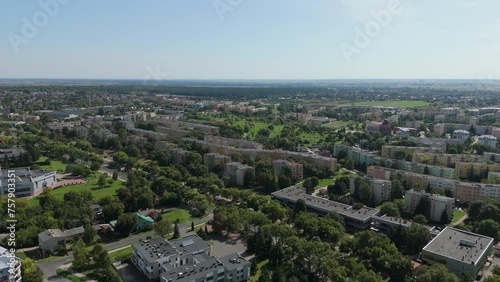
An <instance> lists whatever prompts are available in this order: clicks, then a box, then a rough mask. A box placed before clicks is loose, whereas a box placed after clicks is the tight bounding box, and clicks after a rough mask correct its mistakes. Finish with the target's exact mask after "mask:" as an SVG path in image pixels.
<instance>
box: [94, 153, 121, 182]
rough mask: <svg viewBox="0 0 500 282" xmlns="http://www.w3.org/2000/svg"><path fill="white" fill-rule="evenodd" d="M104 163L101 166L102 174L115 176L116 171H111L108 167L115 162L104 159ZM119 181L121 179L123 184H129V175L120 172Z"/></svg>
mask: <svg viewBox="0 0 500 282" xmlns="http://www.w3.org/2000/svg"><path fill="white" fill-rule="evenodd" d="M102 160H103V163H102V165H101V168H100V169H99V171H100V172H102V173H106V174H107V175H109V176H113V172H115V171H117V170H115V169H111V168H109V167H108V166H109V165H110V164H111V163H112V162H113V160H110V159H106V158H103V159H102ZM118 179H120V180H121V181H123V182H127V174H126V173H124V172H120V171H119V172H118Z"/></svg>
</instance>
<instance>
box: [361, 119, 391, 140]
mask: <svg viewBox="0 0 500 282" xmlns="http://www.w3.org/2000/svg"><path fill="white" fill-rule="evenodd" d="M365 131H366V132H368V133H375V132H379V133H380V134H382V135H383V136H386V135H391V122H390V121H389V120H387V119H384V120H383V121H369V122H367V123H366V126H365Z"/></svg>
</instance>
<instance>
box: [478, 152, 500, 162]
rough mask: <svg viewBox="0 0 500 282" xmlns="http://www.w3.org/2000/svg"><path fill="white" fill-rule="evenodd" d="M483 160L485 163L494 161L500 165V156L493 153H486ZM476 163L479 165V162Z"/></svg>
mask: <svg viewBox="0 0 500 282" xmlns="http://www.w3.org/2000/svg"><path fill="white" fill-rule="evenodd" d="M483 159H484V160H485V161H492V162H496V163H500V154H498V153H491V152H484V154H483ZM476 163H479V161H478V162H476Z"/></svg>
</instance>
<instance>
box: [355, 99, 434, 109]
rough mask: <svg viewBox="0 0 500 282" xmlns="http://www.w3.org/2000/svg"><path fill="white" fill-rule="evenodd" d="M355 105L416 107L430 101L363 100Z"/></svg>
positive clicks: (423, 105) (425, 104)
mask: <svg viewBox="0 0 500 282" xmlns="http://www.w3.org/2000/svg"><path fill="white" fill-rule="evenodd" d="M354 105H355V106H381V107H400V108H415V107H425V106H428V105H429V103H428V102H425V101H394V100H389V101H363V102H355V103H354Z"/></svg>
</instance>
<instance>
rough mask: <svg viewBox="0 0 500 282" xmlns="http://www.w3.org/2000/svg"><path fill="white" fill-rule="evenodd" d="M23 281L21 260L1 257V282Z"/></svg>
mask: <svg viewBox="0 0 500 282" xmlns="http://www.w3.org/2000/svg"><path fill="white" fill-rule="evenodd" d="M11 258H12V261H11ZM21 281H22V277H21V259H19V258H18V257H10V256H0V282H21Z"/></svg>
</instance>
